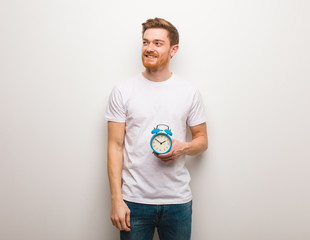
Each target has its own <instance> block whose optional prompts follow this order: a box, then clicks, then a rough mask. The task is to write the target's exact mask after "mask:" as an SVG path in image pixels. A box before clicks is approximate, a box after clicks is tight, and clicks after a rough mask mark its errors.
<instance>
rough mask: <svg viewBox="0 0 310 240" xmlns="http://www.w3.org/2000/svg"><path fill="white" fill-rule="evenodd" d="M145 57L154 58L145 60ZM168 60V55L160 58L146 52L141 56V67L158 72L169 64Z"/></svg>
mask: <svg viewBox="0 0 310 240" xmlns="http://www.w3.org/2000/svg"><path fill="white" fill-rule="evenodd" d="M146 55H149V56H154V58H151V59H147V58H145V56H146ZM169 59H170V57H169V54H167V56H166V55H163V56H160V55H159V54H157V53H151V52H147V51H145V52H144V53H143V54H142V63H143V66H144V67H145V68H146V69H148V70H153V71H154V70H158V69H160V68H162V67H164V66H166V65H167V64H168V63H169Z"/></svg>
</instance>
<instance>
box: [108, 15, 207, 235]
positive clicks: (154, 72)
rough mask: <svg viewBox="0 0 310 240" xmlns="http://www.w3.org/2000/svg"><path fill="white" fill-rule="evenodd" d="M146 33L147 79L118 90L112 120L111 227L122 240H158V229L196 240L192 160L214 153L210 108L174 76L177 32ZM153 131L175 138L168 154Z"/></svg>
mask: <svg viewBox="0 0 310 240" xmlns="http://www.w3.org/2000/svg"><path fill="white" fill-rule="evenodd" d="M142 26H143V30H142V42H143V45H142V63H143V65H144V67H145V71H144V72H142V73H139V74H137V75H136V76H134V77H132V78H130V79H128V80H127V81H124V82H122V83H120V84H118V85H117V86H115V88H114V89H113V91H112V93H111V95H110V99H109V103H108V106H107V111H106V115H105V117H106V119H107V121H108V135H109V136H108V174H109V181H110V190H111V204H112V206H111V221H112V223H113V225H114V226H115V227H116V228H118V229H119V230H120V235H121V239H122V240H128V239H131V240H152V239H153V235H154V231H155V229H157V231H158V235H159V237H160V239H162V240H189V239H190V237H191V222H192V194H191V190H190V187H189V182H190V175H189V172H188V170H187V169H186V166H185V156H186V155H191V156H193V155H196V154H199V153H202V152H203V151H205V150H206V149H207V148H208V137H207V127H206V117H205V111H204V106H203V102H202V98H201V96H200V93H199V91H198V89H197V88H196V87H195V86H193V85H192V84H191V83H189V82H188V81H185V80H183V79H181V78H180V77H178V76H177V75H175V73H172V72H170V69H169V64H170V60H171V58H172V57H173V56H174V55H175V54H176V53H177V51H178V49H179V33H178V30H177V29H176V28H175V27H174V26H173V25H172V24H171V23H170V22H168V21H166V20H164V19H161V18H154V19H148V20H147V21H146V22H145V23H143V24H142ZM154 128H156V129H157V130H156V131H157V132H158V131H160V132H166V133H170V132H173V137H171V138H170V139H171V141H172V146H171V148H170V149H169V151H168V152H166V153H164V154H161V153H160V152H156V151H155V150H154V148H152V147H151V146H150V140H151V138H152V135H153V134H152V133H151V131H152V130H153V129H154ZM187 128H189V129H190V131H191V133H192V139H191V141H190V142H186V129H187ZM165 130H168V131H165ZM153 133H154V132H153ZM155 143H156V142H155ZM163 143H164V141H162V140H160V141H157V143H156V144H157V145H159V146H161V145H162V144H163ZM166 144H167V143H166ZM154 146H155V145H154Z"/></svg>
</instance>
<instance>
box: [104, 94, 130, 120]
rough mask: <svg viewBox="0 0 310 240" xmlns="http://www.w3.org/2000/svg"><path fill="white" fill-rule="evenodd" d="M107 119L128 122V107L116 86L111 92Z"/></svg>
mask: <svg viewBox="0 0 310 240" xmlns="http://www.w3.org/2000/svg"><path fill="white" fill-rule="evenodd" d="M105 119H106V120H107V121H111V122H126V109H125V104H124V102H123V97H122V94H121V92H120V91H119V90H118V89H117V88H114V89H113V90H112V92H111V94H110V98H109V102H108V105H107V109H106V113H105Z"/></svg>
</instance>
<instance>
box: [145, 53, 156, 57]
mask: <svg viewBox="0 0 310 240" xmlns="http://www.w3.org/2000/svg"><path fill="white" fill-rule="evenodd" d="M144 56H145V57H147V58H157V56H154V55H147V54H145V55H144Z"/></svg>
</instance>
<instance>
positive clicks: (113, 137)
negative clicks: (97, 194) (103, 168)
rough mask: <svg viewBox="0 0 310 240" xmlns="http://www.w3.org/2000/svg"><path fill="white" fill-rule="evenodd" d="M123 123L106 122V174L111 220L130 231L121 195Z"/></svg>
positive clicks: (125, 207) (128, 214) (127, 215)
mask: <svg viewBox="0 0 310 240" xmlns="http://www.w3.org/2000/svg"><path fill="white" fill-rule="evenodd" d="M124 137H125V123H117V122H108V175H109V181H110V191H111V204H112V206H111V221H112V223H113V225H114V226H115V227H117V228H118V229H119V230H125V231H130V228H129V227H130V210H129V208H128V207H127V205H126V203H125V202H124V200H123V196H122V191H121V188H122V168H123V143H124Z"/></svg>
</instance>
